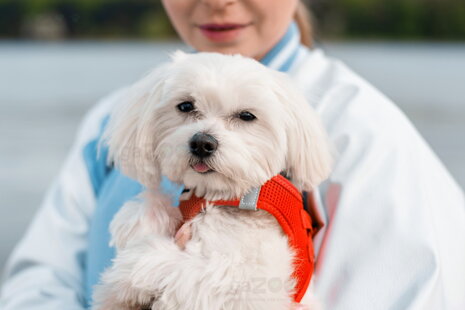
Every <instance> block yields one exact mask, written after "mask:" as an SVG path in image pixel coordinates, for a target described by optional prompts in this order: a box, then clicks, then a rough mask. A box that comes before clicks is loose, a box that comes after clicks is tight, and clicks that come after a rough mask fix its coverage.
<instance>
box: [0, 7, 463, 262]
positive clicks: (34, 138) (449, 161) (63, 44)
mask: <svg viewBox="0 0 465 310" xmlns="http://www.w3.org/2000/svg"><path fill="white" fill-rule="evenodd" d="M309 6H310V8H311V10H312V12H313V15H314V16H313V19H314V23H315V26H316V45H317V46H318V47H320V48H322V49H324V50H325V51H326V52H327V53H328V54H329V55H332V56H334V57H337V58H340V59H342V60H343V61H344V62H346V63H347V64H348V65H349V66H350V67H352V68H353V69H354V70H355V71H356V72H358V73H359V74H361V75H362V76H363V77H365V78H366V79H367V80H369V81H370V82H371V83H372V84H374V85H375V86H376V87H378V88H379V89H381V90H382V91H383V92H384V93H385V94H386V95H387V96H388V97H390V98H391V99H393V100H394V102H396V104H397V105H398V106H399V107H400V108H401V109H402V110H403V111H404V112H405V113H406V114H407V116H408V117H409V118H410V119H411V120H412V122H413V123H414V124H415V126H416V127H417V128H418V130H419V131H420V133H421V134H422V135H423V136H424V138H425V139H426V140H427V141H428V143H429V144H430V145H431V147H432V148H433V150H434V151H435V153H436V154H437V155H438V156H439V158H440V159H441V160H442V161H443V162H444V164H445V165H446V166H447V168H448V169H449V171H450V172H451V174H452V175H453V176H454V177H455V179H456V180H457V182H458V183H459V184H460V185H461V186H462V188H463V187H464V186H465V165H464V160H463V158H465V121H464V119H465V1H463V0H389V1H382V0H311V1H309ZM178 48H181V49H187V48H186V47H185V46H184V45H182V43H181V42H179V40H178V39H177V37H176V35H175V33H174V31H173V29H172V28H171V26H170V24H169V22H168V20H167V18H166V16H165V14H164V12H163V10H162V7H161V4H160V1H158V0H151V1H149V0H137V1H122V0H113V1H112V0H35V1H34V0H0V270H3V267H4V263H5V261H6V258H7V256H8V255H9V253H10V252H11V250H12V248H13V246H14V244H15V243H16V242H17V241H18V240H19V238H20V237H21V235H22V234H23V233H24V231H25V229H26V227H27V225H28V223H29V222H30V220H31V218H32V217H33V215H34V213H35V211H36V210H37V208H38V206H39V205H40V202H41V200H42V197H43V195H44V192H45V191H46V189H47V188H48V186H49V184H50V183H51V181H52V180H53V178H54V176H56V174H57V173H58V171H59V169H60V167H61V164H62V162H63V160H64V158H65V156H66V153H67V151H68V149H69V147H70V145H71V143H72V141H73V139H74V134H75V132H76V129H77V126H78V124H79V121H80V119H81V118H82V116H83V115H84V113H85V112H86V110H88V109H89V108H90V107H91V106H92V105H93V104H95V103H96V102H97V101H98V100H99V98H102V97H103V96H105V95H106V94H108V93H109V92H111V91H112V90H115V89H118V88H119V87H122V86H124V85H127V84H129V83H131V82H133V81H135V80H137V79H138V78H139V77H141V76H142V75H143V74H144V73H145V72H147V71H148V70H149V69H150V68H152V67H153V66H155V65H157V64H158V63H160V62H161V61H163V60H165V59H166V57H167V55H168V53H170V52H172V51H173V50H175V49H178Z"/></svg>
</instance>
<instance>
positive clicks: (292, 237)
mask: <svg viewBox="0 0 465 310" xmlns="http://www.w3.org/2000/svg"><path fill="white" fill-rule="evenodd" d="M205 203H206V202H205V199H203V198H198V197H196V196H195V195H192V196H191V198H190V199H189V200H182V201H180V204H179V208H180V211H181V213H182V215H183V218H184V221H187V220H190V219H191V218H193V217H195V216H196V215H197V214H198V213H199V212H200V211H201V210H202V208H203V207H204V206H205ZM211 203H212V204H214V205H217V206H239V204H240V201H239V200H233V201H224V200H218V201H212V202H211ZM257 208H258V209H262V210H265V211H267V212H269V213H270V214H272V215H273V216H274V217H275V218H276V220H277V221H278V223H279V225H280V226H281V227H282V229H283V231H284V233H285V234H286V235H287V236H288V239H289V245H290V246H291V247H292V248H293V249H294V251H295V254H296V255H295V260H294V264H295V266H294V267H295V268H294V273H293V277H294V278H295V279H296V281H297V282H296V288H295V293H294V301H295V302H300V301H301V299H302V297H303V296H304V295H305V292H306V291H307V288H308V285H309V284H310V280H311V277H312V274H313V268H314V253H313V242H312V222H311V219H310V216H309V215H308V213H307V212H306V211H305V210H304V208H303V202H302V196H301V194H300V193H299V191H298V190H297V189H296V188H295V187H294V185H292V183H291V182H290V181H288V180H287V179H286V178H284V177H283V176H281V175H277V176H275V177H273V178H272V179H270V180H269V181H267V182H266V183H265V184H264V185H263V186H262V187H261V189H260V195H259V197H258V202H257Z"/></svg>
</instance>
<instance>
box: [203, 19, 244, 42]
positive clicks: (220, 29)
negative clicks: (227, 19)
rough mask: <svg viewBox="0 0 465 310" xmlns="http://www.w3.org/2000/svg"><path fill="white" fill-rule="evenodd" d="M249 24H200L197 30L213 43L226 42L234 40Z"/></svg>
mask: <svg viewBox="0 0 465 310" xmlns="http://www.w3.org/2000/svg"><path fill="white" fill-rule="evenodd" d="M250 25H251V24H250V23H248V24H235V23H224V24H215V23H211V24H202V25H199V26H198V27H199V29H200V31H201V32H202V34H203V35H204V36H206V37H207V38H208V39H209V40H211V41H214V42H227V41H231V40H234V39H235V38H236V37H237V36H238V35H239V34H240V32H241V31H242V30H243V29H244V28H246V27H248V26H250Z"/></svg>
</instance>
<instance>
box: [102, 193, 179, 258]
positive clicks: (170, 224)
mask: <svg viewBox="0 0 465 310" xmlns="http://www.w3.org/2000/svg"><path fill="white" fill-rule="evenodd" d="M180 222H181V214H180V213H179V210H178V209H177V208H174V207H172V206H171V199H170V197H167V196H166V195H164V194H162V193H159V192H154V191H150V192H149V191H147V192H144V193H142V194H141V196H140V197H137V198H136V199H135V200H132V201H129V202H127V203H126V204H124V205H123V207H122V208H121V209H120V210H119V211H118V213H116V215H115V217H114V218H113V220H112V222H111V224H110V232H111V236H112V239H111V241H110V245H111V246H115V247H116V249H117V250H118V251H119V250H121V249H123V248H125V247H126V246H127V244H128V243H129V242H134V241H135V240H140V239H142V238H144V236H147V235H149V234H157V235H163V236H173V235H174V233H175V230H176V228H177V227H178V226H179V224H180Z"/></svg>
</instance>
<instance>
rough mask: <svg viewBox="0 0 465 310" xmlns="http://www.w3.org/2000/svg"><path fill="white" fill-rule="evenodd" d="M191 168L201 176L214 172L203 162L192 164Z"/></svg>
mask: <svg viewBox="0 0 465 310" xmlns="http://www.w3.org/2000/svg"><path fill="white" fill-rule="evenodd" d="M191 168H192V169H194V171H195V172H198V173H202V174H204V173H209V172H213V171H214V170H213V169H211V168H210V167H209V166H208V165H207V164H206V163H204V162H198V163H195V164H192V165H191Z"/></svg>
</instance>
